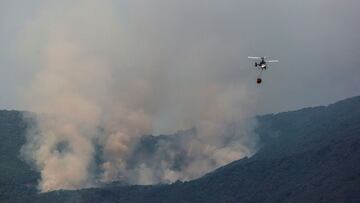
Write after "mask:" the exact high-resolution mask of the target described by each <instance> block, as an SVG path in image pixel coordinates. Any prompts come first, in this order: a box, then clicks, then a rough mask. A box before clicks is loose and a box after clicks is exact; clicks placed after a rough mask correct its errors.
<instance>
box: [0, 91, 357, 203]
mask: <svg viewBox="0 0 360 203" xmlns="http://www.w3.org/2000/svg"><path fill="white" fill-rule="evenodd" d="M257 119H258V121H259V122H258V123H259V124H258V127H257V128H256V132H257V133H258V134H259V136H260V138H261V144H262V148H261V149H260V150H259V151H258V152H257V153H256V154H255V155H254V156H253V157H251V158H245V159H241V160H238V161H235V162H232V163H230V164H228V165H226V166H223V167H221V168H219V169H217V170H215V171H213V172H211V173H209V174H207V175H205V176H204V177H202V178H199V179H197V180H193V181H189V182H180V181H178V182H175V183H173V184H169V185H154V186H122V185H121V184H120V185H117V184H116V183H114V184H110V185H108V186H106V187H104V188H94V189H84V190H77V191H55V192H50V193H45V194H40V195H38V194H36V192H35V188H34V186H33V184H35V183H36V180H37V178H38V174H37V173H36V172H35V171H33V170H31V168H30V167H29V166H27V165H26V164H24V162H23V161H21V160H20V159H19V158H18V151H19V149H20V147H21V145H22V144H23V143H24V141H25V140H24V131H25V129H26V125H25V124H24V122H23V121H22V120H21V112H16V111H11V112H9V111H0V139H1V143H0V153H1V154H0V202H29V201H32V202H349V203H351V202H354V203H355V202H360V97H354V98H350V99H346V100H343V101H340V102H337V103H335V104H332V105H329V106H326V107H325V106H321V107H314V108H305V109H301V110H298V111H291V112H284V113H278V114H269V115H264V116H258V117H257ZM157 139H168V138H167V137H166V136H162V137H159V138H156V137H152V136H149V137H145V138H144V140H143V142H144V143H146V145H147V146H148V148H147V150H151V149H152V148H151V145H153V144H154V143H156V142H157ZM139 153H140V152H139Z"/></svg>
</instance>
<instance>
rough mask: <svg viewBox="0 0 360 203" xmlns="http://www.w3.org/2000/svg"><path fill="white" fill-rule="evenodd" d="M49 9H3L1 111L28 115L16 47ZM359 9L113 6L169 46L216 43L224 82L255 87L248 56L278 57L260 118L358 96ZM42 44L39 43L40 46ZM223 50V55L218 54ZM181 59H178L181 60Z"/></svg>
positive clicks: (353, 0)
mask: <svg viewBox="0 0 360 203" xmlns="http://www.w3.org/2000/svg"><path fill="white" fill-rule="evenodd" d="M49 2H51V1H44V0H31V1H25V0H2V1H1V2H0V27H1V29H0V44H1V45H0V46H1V49H0V66H1V68H0V81H1V86H0V92H1V93H2V97H1V98H0V107H1V108H3V109H5V108H7V109H25V108H26V105H25V104H24V103H23V102H21V99H19V97H20V96H21V93H19V91H20V90H22V89H23V87H24V86H26V85H27V84H28V83H29V81H30V80H31V78H33V75H34V74H35V73H36V69H37V68H38V66H37V65H35V64H29V63H23V60H22V58H21V57H19V54H18V52H19V49H20V48H19V46H20V45H19V41H21V40H23V37H24V35H23V34H22V33H23V32H24V30H26V27H27V26H28V25H29V23H31V22H33V21H34V20H36V19H38V18H39V13H41V10H42V9H44V7H46V5H47V4H49ZM359 7H360V3H359V1H357V0H345V1H336V0H315V1H311V0H305V1H301V2H299V1H295V0H291V1H288V0H273V1H264V0H263V1H260V0H255V1H250V0H247V1H235V0H226V1H212V0H211V1H176V0H175V1H174V0H172V1H160V0H157V1H151V3H150V2H145V1H116V2H114V5H113V9H114V12H115V13H116V14H117V15H118V19H119V20H120V21H123V22H125V23H126V24H127V25H128V26H135V24H134V23H133V21H132V20H135V19H137V21H138V26H140V25H141V27H142V29H143V30H142V31H144V32H142V31H140V30H139V33H141V32H142V33H149V32H151V33H152V36H153V37H157V38H158V40H159V43H161V44H163V45H164V46H174V45H175V44H176V45H178V46H184V47H188V48H190V46H191V44H193V42H194V43H205V42H204V41H205V40H206V39H208V41H211V42H212V43H213V44H216V43H217V44H218V45H219V46H217V47H218V50H212V51H213V52H218V57H223V58H225V59H226V63H224V62H219V64H216V65H217V66H219V67H220V68H223V67H225V66H228V67H227V68H229V67H230V68H231V69H232V72H231V73H224V75H223V77H225V78H226V79H227V80H240V79H241V80H242V81H244V80H247V79H248V78H251V80H248V81H247V82H248V84H249V85H250V86H251V85H253V81H252V80H253V78H254V77H256V74H255V73H254V72H253V71H249V70H248V67H249V65H248V61H247V59H246V57H247V56H248V55H270V56H274V57H277V58H279V59H280V60H281V63H279V64H276V66H274V70H273V71H268V72H267V73H266V74H265V78H264V79H265V81H264V82H265V84H266V85H264V86H263V87H262V88H261V89H259V88H256V87H254V89H253V90H252V91H254V92H255V93H256V94H257V95H260V96H259V97H260V98H259V101H258V105H257V111H258V112H261V113H262V112H278V111H284V110H289V109H295V108H298V107H303V106H314V105H318V104H324V103H331V102H334V101H336V100H338V99H341V98H345V97H349V96H352V95H358V94H359V93H360V87H359V86H360V85H359V82H358V78H359V76H360V70H359V68H358V66H359V63H360V59H359V55H360V51H359V48H358V47H359V46H360V44H359V43H360V39H359V38H360V37H359V35H358V33H359V31H360V25H359V23H358V21H359V19H360V14H359V12H358V11H357V10H358V8H359ZM64 15H66V12H65V13H64ZM142 24H144V26H142ZM44 40H45V39H44V38H42V37H39V41H38V42H39V43H41V41H44ZM200 41H202V42H200ZM185 42H187V43H185ZM221 47H225V48H223V50H220V49H221ZM29 49H30V50H28V51H30V52H34V53H36V52H37V51H38V50H32V49H31V48H29ZM179 49H181V48H179ZM224 49H225V50H224ZM22 51H23V50H22ZM209 51H211V50H209ZM204 55H205V54H204ZM211 57H213V56H211ZM163 58H164V60H165V59H166V60H175V59H174V58H173V59H169V58H166V56H164V57H163ZM176 59H178V60H181V56H178V57H176ZM179 78H181V77H180V75H179ZM244 78H246V79H244ZM309 89H311V90H312V91H311V92H309V91H308V90H309ZM283 95H287V96H286V97H284V96H283ZM265 98H266V99H265ZM299 98H301V99H299Z"/></svg>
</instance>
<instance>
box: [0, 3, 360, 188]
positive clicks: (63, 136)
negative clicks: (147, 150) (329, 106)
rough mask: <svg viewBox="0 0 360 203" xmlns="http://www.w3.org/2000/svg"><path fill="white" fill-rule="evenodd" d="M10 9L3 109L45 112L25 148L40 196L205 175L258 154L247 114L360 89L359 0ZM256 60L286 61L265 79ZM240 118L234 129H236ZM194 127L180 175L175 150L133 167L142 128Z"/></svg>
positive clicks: (5, 16)
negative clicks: (254, 67) (261, 82)
mask: <svg viewBox="0 0 360 203" xmlns="http://www.w3.org/2000/svg"><path fill="white" fill-rule="evenodd" d="M0 6H1V8H0V9H1V10H0V11H1V14H0V15H1V18H0V25H1V27H3V28H4V29H1V31H0V42H1V44H2V45H1V46H3V47H4V48H2V49H1V52H0V59H1V62H0V65H1V69H0V71H1V74H0V78H1V81H2V82H1V84H2V85H1V87H0V91H1V92H4V93H3V95H4V96H2V97H1V99H0V105H1V106H3V108H16V109H26V110H30V111H33V112H36V113H38V115H39V117H37V119H38V120H37V121H38V122H37V125H35V126H33V128H32V129H31V130H30V131H29V135H28V142H27V144H26V145H25V146H24V148H23V153H24V154H25V155H27V159H28V160H29V161H31V162H32V163H34V165H35V166H36V167H37V169H38V170H39V171H40V172H41V181H40V185H39V188H40V189H41V190H42V191H49V190H55V189H61V188H63V189H74V188H82V187H90V186H96V184H97V182H109V181H116V180H120V181H121V180H123V179H124V177H126V178H130V180H129V182H130V183H135V184H152V183H157V182H167V181H175V180H177V179H181V180H188V179H192V178H196V177H199V176H201V175H202V174H204V173H206V172H208V171H210V170H212V169H214V168H216V167H218V166H221V165H224V164H226V163H229V162H230V161H233V160H236V159H240V158H242V157H245V156H250V155H252V154H253V153H254V152H255V151H256V149H257V145H256V139H257V138H256V135H255V134H254V133H252V128H253V126H254V125H255V124H254V123H253V122H250V121H248V120H247V118H249V117H253V116H254V115H256V114H257V113H262V112H269V111H283V110H288V109H293V108H297V107H300V106H308V105H315V104H324V103H330V102H332V101H335V100H337V99H339V98H343V97H348V96H351V95H356V94H359V93H360V82H359V76H360V70H359V68H358V66H359V65H360V59H359V57H358V56H360V49H359V48H358V47H359V45H360V40H359V39H360V36H359V35H358V31H359V30H360V26H359V24H358V20H359V19H360V18H359V17H360V14H359V13H358V12H357V8H359V6H360V3H359V2H358V1H355V0H353V1H350V0H349V1H342V2H339V1H335V0H331V1H330V0H329V1H325V0H318V1H309V0H306V1H301V2H299V1H285V0H281V1H280V0H274V1H235V0H232V1H230V0H229V1H212V0H210V1H209V0H207V1H205V0H201V1H200V0H199V1H181V0H172V1H168V0H155V1H147V0H137V1H136V0H135V1H130V0H129V1H125V0H124V1H110V0H105V1H96V0H90V1H89V0H78V1H70V0H66V1H61V2H59V1H39V0H34V1H31V2H30V1H6V0H5V1H1V5H0ZM248 55H266V56H274V57H276V58H277V59H279V60H280V63H278V64H275V65H274V66H272V67H270V70H269V71H267V72H266V73H265V74H264V85H262V86H261V87H257V86H256V84H255V78H256V77H257V72H256V71H254V70H251V64H250V62H249V61H248V59H247V56H248ZM228 126H236V127H235V128H234V129H235V130H234V132H233V133H232V134H231V133H230V134H229V133H226V132H227V129H228ZM193 127H195V128H196V132H197V133H196V137H191V139H189V140H187V139H186V140H180V141H179V142H178V145H179V148H180V149H181V150H180V152H179V151H174V153H175V152H176V153H177V152H179V153H184V154H186V156H187V157H190V158H189V159H188V163H187V165H186V167H183V168H181V170H179V169H178V168H176V167H175V168H174V167H172V166H173V165H172V163H173V162H174V159H175V158H176V157H178V156H177V154H176V153H175V154H167V155H168V156H167V157H164V158H161V156H159V160H156V162H158V163H159V166H156V167H154V166H153V165H149V164H146V163H140V164H139V165H136V166H135V169H134V166H131V167H130V166H129V165H128V163H127V162H126V160H127V158H128V157H131V156H132V154H131V153H132V152H133V151H134V149H136V146H137V143H138V142H139V140H140V139H141V136H142V135H147V134H155V135H158V134H165V133H175V132H177V131H179V130H186V129H191V128H193ZM222 135H227V136H230V135H231V138H229V137H227V136H222ZM226 139H230V140H231V141H232V142H226ZM97 146H99V147H100V148H101V154H100V155H99V156H100V159H101V164H100V166H99V168H95V169H94V165H95V162H96V160H95V153H96V150H97V148H96V147H97ZM158 147H159V148H160V150H158V151H159V152H162V151H165V152H167V151H169V150H170V149H171V148H169V150H166V147H169V146H168V145H167V143H164V145H162V144H160V145H159V146H158ZM170 151H171V150H170ZM93 170H100V174H101V175H100V176H96V177H95V175H94V174H95V173H94V172H93Z"/></svg>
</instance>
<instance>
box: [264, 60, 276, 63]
mask: <svg viewBox="0 0 360 203" xmlns="http://www.w3.org/2000/svg"><path fill="white" fill-rule="evenodd" d="M265 62H267V63H277V62H279V60H268V61H265Z"/></svg>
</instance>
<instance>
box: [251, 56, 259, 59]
mask: <svg viewBox="0 0 360 203" xmlns="http://www.w3.org/2000/svg"><path fill="white" fill-rule="evenodd" d="M248 59H261V57H258V56H248Z"/></svg>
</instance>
